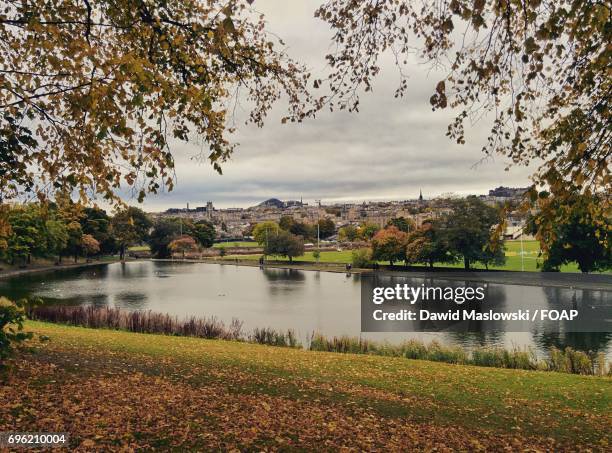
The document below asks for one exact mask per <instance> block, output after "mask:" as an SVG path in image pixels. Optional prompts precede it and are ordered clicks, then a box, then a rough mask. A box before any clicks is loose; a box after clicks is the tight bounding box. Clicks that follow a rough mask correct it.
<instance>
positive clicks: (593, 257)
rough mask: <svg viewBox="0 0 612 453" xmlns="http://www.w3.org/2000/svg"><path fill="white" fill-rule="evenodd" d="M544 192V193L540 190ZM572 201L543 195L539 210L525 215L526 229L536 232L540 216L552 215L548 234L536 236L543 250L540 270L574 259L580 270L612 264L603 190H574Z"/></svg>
mask: <svg viewBox="0 0 612 453" xmlns="http://www.w3.org/2000/svg"><path fill="white" fill-rule="evenodd" d="M543 195H544V194H543ZM571 200H572V203H571V204H569V205H564V204H561V203H559V201H558V200H556V199H554V198H549V197H546V196H543V197H542V198H541V199H540V203H539V207H540V210H539V211H538V212H536V213H535V214H534V215H533V216H531V217H530V218H529V219H528V224H527V229H528V230H529V232H531V233H535V234H538V227H537V225H538V223H539V222H540V221H542V217H545V216H549V217H550V216H554V217H555V219H556V221H555V226H554V228H553V229H552V230H550V232H549V234H550V236H540V235H538V239H539V240H540V242H541V243H542V250H543V253H544V264H543V267H542V270H544V271H558V270H559V267H560V266H562V265H563V264H567V263H571V262H575V263H578V268H579V269H580V271H581V272H593V271H606V270H610V269H611V268H612V251H611V248H612V245H611V242H610V241H611V238H610V232H611V231H612V221H611V218H612V217H611V212H612V211H611V209H610V203H609V201H608V200H607V198H606V197H605V196H604V194H599V195H591V196H588V195H584V194H580V193H578V192H575V193H574V196H573V197H572V199H571Z"/></svg>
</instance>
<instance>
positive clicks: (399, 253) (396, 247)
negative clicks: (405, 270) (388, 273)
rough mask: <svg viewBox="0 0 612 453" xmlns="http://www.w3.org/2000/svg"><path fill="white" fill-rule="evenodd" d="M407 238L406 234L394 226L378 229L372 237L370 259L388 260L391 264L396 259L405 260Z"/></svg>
mask: <svg viewBox="0 0 612 453" xmlns="http://www.w3.org/2000/svg"><path fill="white" fill-rule="evenodd" d="M407 239H408V235H407V234H406V233H404V232H403V231H400V230H399V229H398V228H397V227H396V226H393V225H391V226H389V227H387V228H385V229H383V230H380V231H379V232H378V233H376V234H375V235H374V237H373V238H372V259H374V260H376V261H389V264H391V266H393V263H395V262H396V261H405V260H406V241H407Z"/></svg>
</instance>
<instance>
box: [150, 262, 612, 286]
mask: <svg viewBox="0 0 612 453" xmlns="http://www.w3.org/2000/svg"><path fill="white" fill-rule="evenodd" d="M151 261H161V262H179V263H202V264H220V265H224V266H245V267H264V268H271V269H287V270H301V271H319V272H331V273H337V274H338V273H341V274H365V275H373V274H378V275H391V276H403V277H413V278H424V279H427V278H432V279H440V280H452V281H465V280H468V281H472V282H480V283H493V284H500V285H519V286H539V287H553V288H566V289H583V290H590V291H609V292H612V276H609V275H605V274H575V273H560V272H519V271H482V270H475V271H469V272H466V271H465V270H455V269H452V270H448V269H436V270H435V271H428V270H415V269H411V270H404V271H400V270H391V269H385V268H381V269H380V270H378V271H374V270H373V269H362V268H353V269H351V270H346V268H345V265H344V264H336V263H319V264H315V263H313V264H304V263H296V264H289V263H267V264H264V265H263V266H260V265H259V263H258V262H257V261H254V260H237V261H230V260H218V259H201V260H173V259H151ZM579 280H580V281H579Z"/></svg>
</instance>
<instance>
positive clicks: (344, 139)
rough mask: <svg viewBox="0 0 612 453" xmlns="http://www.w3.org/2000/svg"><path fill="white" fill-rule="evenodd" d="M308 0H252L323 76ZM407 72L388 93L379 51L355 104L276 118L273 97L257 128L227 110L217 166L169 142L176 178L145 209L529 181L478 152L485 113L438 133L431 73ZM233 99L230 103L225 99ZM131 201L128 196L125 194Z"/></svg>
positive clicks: (391, 73) (430, 192) (385, 196)
mask: <svg viewBox="0 0 612 453" xmlns="http://www.w3.org/2000/svg"><path fill="white" fill-rule="evenodd" d="M316 6H317V3H316V2H300V3H296V4H294V3H291V4H290V5H289V4H282V3H279V2H274V1H269V0H268V1H258V2H257V9H258V10H259V11H261V12H262V13H263V14H265V16H266V19H267V21H268V23H269V27H270V30H271V31H272V32H274V33H275V34H277V35H278V36H280V37H281V38H282V39H283V41H284V42H285V43H286V47H287V53H288V54H289V55H291V56H292V57H293V58H295V59H296V60H298V61H301V62H304V63H305V64H306V65H308V67H309V68H310V70H311V72H312V74H313V77H314V76H317V77H319V76H320V77H322V78H323V77H325V75H326V73H327V71H328V68H326V65H325V60H324V58H323V56H324V55H325V53H327V51H328V50H329V42H330V37H331V33H330V31H329V29H328V27H327V26H326V25H325V24H324V23H323V22H321V21H319V20H318V19H315V18H314V17H313V12H314V9H315V8H316ZM409 59H410V61H411V63H412V66H411V69H412V73H411V74H410V79H409V89H408V92H407V95H406V96H405V97H404V98H401V99H395V98H394V91H395V89H396V88H397V82H398V74H397V69H396V68H395V66H394V63H393V60H392V58H391V57H390V56H389V55H386V56H384V58H383V61H382V64H381V67H382V69H383V70H382V71H381V74H380V75H379V77H378V78H377V80H376V83H375V85H374V90H373V92H372V93H365V94H364V95H362V97H361V105H360V111H359V113H347V112H346V111H335V112H333V113H330V112H321V113H320V114H319V115H318V116H317V118H316V119H314V120H307V121H305V122H303V123H299V124H291V123H288V124H281V117H282V116H283V115H284V113H285V111H284V106H283V105H279V106H276V107H275V108H274V109H273V110H272V112H271V114H270V115H269V117H268V118H267V120H266V122H265V125H264V126H263V128H257V127H254V126H252V125H245V124H244V119H245V118H244V111H247V110H248V109H246V108H245V109H244V111H243V110H242V109H240V108H238V109H236V115H235V118H233V120H232V123H235V124H234V125H235V126H236V128H237V130H236V133H235V134H233V135H231V136H230V138H231V139H232V140H235V141H236V142H237V143H238V144H239V146H238V147H237V148H236V150H235V153H234V155H233V157H232V159H231V160H230V161H228V162H226V163H224V164H223V175H218V174H216V173H215V172H214V170H213V169H212V168H211V167H210V165H209V164H208V163H206V162H201V163H198V162H197V161H194V160H190V159H189V157H190V156H196V155H197V154H198V153H200V151H201V150H202V149H204V145H203V144H201V143H199V144H196V143H191V144H188V145H185V144H181V143H178V142H174V143H172V150H173V154H174V156H175V158H176V183H177V184H176V187H175V188H174V190H173V191H172V192H164V193H161V194H157V195H155V194H150V195H149V196H148V197H147V198H146V199H145V203H144V204H143V205H142V207H143V209H145V210H147V211H163V210H165V209H167V208H170V207H175V206H177V205H183V204H184V203H186V202H187V201H189V202H190V203H205V202H206V201H207V200H213V201H214V202H215V206H219V207H248V206H252V205H254V204H256V203H258V202H260V201H263V200H266V199H268V198H271V197H276V198H280V199H294V198H296V197H297V198H298V199H299V197H300V196H302V197H304V199H305V200H315V199H324V200H327V201H330V202H332V201H334V202H342V201H351V200H401V199H405V198H408V197H412V196H415V194H416V196H418V190H419V188H422V190H423V193H424V194H427V196H428V197H435V196H439V195H441V194H443V193H448V192H455V193H458V194H461V195H466V194H470V193H474V194H481V193H486V192H487V190H488V189H490V188H491V187H497V186H500V185H504V186H512V187H523V186H527V185H529V175H530V174H532V173H533V170H534V168H535V166H536V165H537V162H536V163H532V165H531V166H529V167H526V166H514V167H511V168H510V171H504V169H505V168H506V166H507V165H508V163H509V162H508V159H506V158H504V157H500V156H494V157H491V158H488V159H485V160H482V159H483V157H484V154H483V153H482V149H481V148H482V146H483V145H484V144H485V142H486V137H487V135H488V132H489V129H490V124H489V121H487V118H483V119H482V120H481V121H480V122H478V123H476V124H475V125H473V126H472V127H471V128H469V129H468V130H467V131H466V140H467V142H466V144H464V145H457V144H456V143H454V142H452V141H451V140H449V139H448V138H447V137H446V136H445V133H446V130H447V126H448V123H449V122H450V121H451V119H452V117H453V114H454V113H455V112H453V111H452V110H451V109H448V110H444V111H436V112H432V111H431V105H430V102H429V98H430V96H431V94H432V92H433V90H434V88H435V85H436V83H437V81H438V80H439V77H440V72H439V71H432V70H430V68H428V67H424V66H423V65H422V64H421V63H420V62H419V61H418V60H417V59H416V58H414V57H412V56H411V57H409ZM232 107H233V106H232ZM127 195H128V197H127V198H128V202H129V203H130V204H135V205H136V204H137V203H136V200H135V199H129V194H127Z"/></svg>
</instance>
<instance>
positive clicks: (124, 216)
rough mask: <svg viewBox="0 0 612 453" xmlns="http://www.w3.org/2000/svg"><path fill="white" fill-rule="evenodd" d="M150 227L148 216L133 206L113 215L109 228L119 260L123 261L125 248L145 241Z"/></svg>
mask: <svg viewBox="0 0 612 453" xmlns="http://www.w3.org/2000/svg"><path fill="white" fill-rule="evenodd" d="M152 225H153V224H152V222H151V219H149V216H148V215H147V214H146V213H145V212H144V211H143V210H142V209H138V208H135V207H133V206H130V207H129V208H127V209H124V210H123V211H119V212H118V213H117V214H115V216H114V217H113V218H112V220H111V227H112V234H113V237H114V238H115V240H116V241H117V244H118V245H119V256H120V258H121V260H124V259H125V252H126V250H127V247H129V246H130V245H134V244H138V243H142V242H146V241H147V239H148V237H149V230H150V229H151V227H152Z"/></svg>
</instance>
